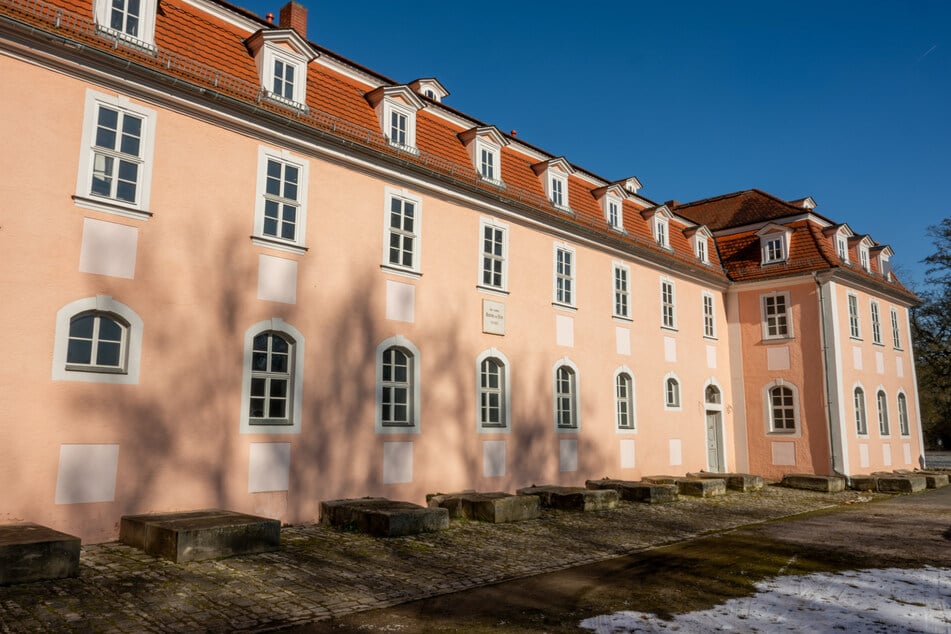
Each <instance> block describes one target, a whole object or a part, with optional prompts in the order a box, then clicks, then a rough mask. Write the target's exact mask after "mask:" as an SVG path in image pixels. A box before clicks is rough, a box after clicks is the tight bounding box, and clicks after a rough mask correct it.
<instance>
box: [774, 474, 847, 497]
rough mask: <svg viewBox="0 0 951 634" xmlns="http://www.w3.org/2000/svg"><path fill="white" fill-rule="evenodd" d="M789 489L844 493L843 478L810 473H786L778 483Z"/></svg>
mask: <svg viewBox="0 0 951 634" xmlns="http://www.w3.org/2000/svg"><path fill="white" fill-rule="evenodd" d="M780 484H781V485H782V486H785V487H789V488H791V489H803V490H806V491H819V492H821V493H838V492H840V491H845V478H842V477H840V476H820V475H812V474H811V473H787V474H786V475H784V476H783V480H782V482H781V483H780Z"/></svg>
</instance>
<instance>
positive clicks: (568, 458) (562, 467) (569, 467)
mask: <svg viewBox="0 0 951 634" xmlns="http://www.w3.org/2000/svg"><path fill="white" fill-rule="evenodd" d="M558 470H559V471H561V472H562V473H565V472H568V471H577V470H578V441H577V440H574V439H572V440H560V441H558Z"/></svg>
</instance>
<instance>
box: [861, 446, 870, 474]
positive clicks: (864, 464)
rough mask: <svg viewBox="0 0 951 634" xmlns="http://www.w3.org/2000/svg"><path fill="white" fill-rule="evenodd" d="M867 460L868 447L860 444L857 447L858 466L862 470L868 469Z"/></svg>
mask: <svg viewBox="0 0 951 634" xmlns="http://www.w3.org/2000/svg"><path fill="white" fill-rule="evenodd" d="M868 465H869V459H868V445H867V444H865V443H862V444H861V445H859V466H860V467H862V468H863V469H868Z"/></svg>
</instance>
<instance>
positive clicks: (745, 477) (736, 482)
mask: <svg viewBox="0 0 951 634" xmlns="http://www.w3.org/2000/svg"><path fill="white" fill-rule="evenodd" d="M687 475H688V477H691V478H704V479H710V480H720V479H722V480H726V488H728V489H730V490H731V491H740V492H742V493H749V492H750V491H759V490H760V489H762V488H763V486H764V482H763V478H762V476H758V475H753V474H750V473H714V472H710V471H701V472H699V473H689V474H687Z"/></svg>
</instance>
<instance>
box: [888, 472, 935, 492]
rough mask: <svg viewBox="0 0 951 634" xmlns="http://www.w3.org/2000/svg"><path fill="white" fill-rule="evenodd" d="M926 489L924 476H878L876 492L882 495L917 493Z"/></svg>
mask: <svg viewBox="0 0 951 634" xmlns="http://www.w3.org/2000/svg"><path fill="white" fill-rule="evenodd" d="M927 488H928V481H927V480H926V479H925V476H879V477H878V490H879V491H880V492H882V493H918V492H920V491H924V490H925V489H927Z"/></svg>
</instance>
